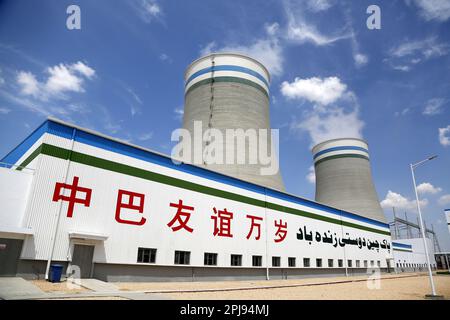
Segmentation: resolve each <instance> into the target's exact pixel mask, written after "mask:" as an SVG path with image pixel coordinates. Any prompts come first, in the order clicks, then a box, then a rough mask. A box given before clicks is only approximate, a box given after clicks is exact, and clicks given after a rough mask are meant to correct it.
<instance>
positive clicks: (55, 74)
mask: <svg viewBox="0 0 450 320" xmlns="http://www.w3.org/2000/svg"><path fill="white" fill-rule="evenodd" d="M46 73H47V74H48V77H47V80H45V81H43V82H40V81H38V80H37V78H36V76H35V75H34V74H33V73H31V72H26V71H20V72H19V73H18V75H17V79H16V81H17V84H18V85H19V87H20V92H21V94H22V95H25V96H32V97H34V98H37V99H39V100H41V101H47V100H48V99H49V98H51V97H56V98H65V96H64V94H65V93H67V92H78V93H79V92H84V88H83V84H84V80H85V79H92V77H93V76H94V75H95V70H94V69H92V68H91V67H89V66H87V65H86V64H84V63H83V62H81V61H78V62H76V63H74V64H63V63H60V64H58V65H55V66H52V67H48V68H47V69H46Z"/></svg>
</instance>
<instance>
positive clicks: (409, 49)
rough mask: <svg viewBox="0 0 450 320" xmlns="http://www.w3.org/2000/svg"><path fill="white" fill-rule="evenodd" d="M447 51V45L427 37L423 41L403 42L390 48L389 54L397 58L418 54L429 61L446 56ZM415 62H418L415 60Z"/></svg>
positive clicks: (434, 38)
mask: <svg viewBox="0 0 450 320" xmlns="http://www.w3.org/2000/svg"><path fill="white" fill-rule="evenodd" d="M448 49H449V45H448V44H446V43H440V42H438V41H437V38H436V37H428V38H425V39H423V40H415V41H405V42H403V43H401V44H400V45H398V46H396V47H392V48H391V49H390V50H389V53H390V55H391V56H393V57H397V58H401V57H405V56H411V55H415V54H418V55H422V56H423V57H424V58H427V59H429V58H433V57H440V56H443V55H446V54H447V53H448ZM416 59H417V58H416ZM415 62H416V63H417V62H419V61H417V60H416V61H415Z"/></svg>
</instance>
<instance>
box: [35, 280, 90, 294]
mask: <svg viewBox="0 0 450 320" xmlns="http://www.w3.org/2000/svg"><path fill="white" fill-rule="evenodd" d="M31 282H32V283H33V284H34V285H35V286H37V287H39V289H41V290H42V291H44V292H51V293H88V292H91V290H89V289H86V288H84V287H81V286H79V287H78V288H73V287H72V288H71V287H70V286H69V285H68V283H67V282H56V283H52V282H49V281H47V280H31Z"/></svg>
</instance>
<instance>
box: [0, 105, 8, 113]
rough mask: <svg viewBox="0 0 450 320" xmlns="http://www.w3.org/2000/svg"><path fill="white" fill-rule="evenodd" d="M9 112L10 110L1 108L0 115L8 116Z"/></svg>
mask: <svg viewBox="0 0 450 320" xmlns="http://www.w3.org/2000/svg"><path fill="white" fill-rule="evenodd" d="M10 112H11V109H9V108H3V107H1V108H0V114H8V113H10Z"/></svg>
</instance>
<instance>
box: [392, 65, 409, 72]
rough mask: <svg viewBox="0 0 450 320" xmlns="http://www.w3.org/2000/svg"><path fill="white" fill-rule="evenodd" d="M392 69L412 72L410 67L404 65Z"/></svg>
mask: <svg viewBox="0 0 450 320" xmlns="http://www.w3.org/2000/svg"><path fill="white" fill-rule="evenodd" d="M392 69H394V70H398V71H403V72H407V71H409V70H411V67H409V66H404V65H398V66H395V65H393V66H392Z"/></svg>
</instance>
